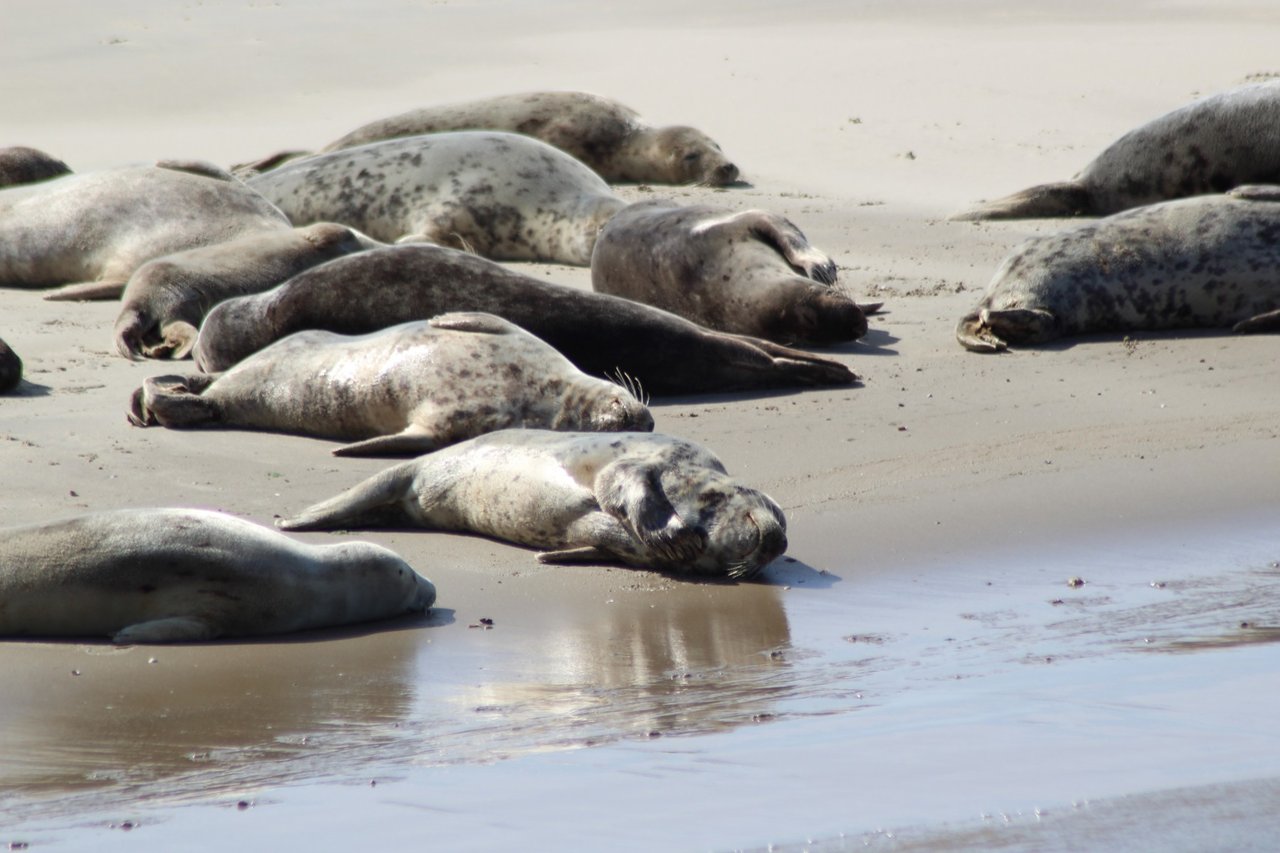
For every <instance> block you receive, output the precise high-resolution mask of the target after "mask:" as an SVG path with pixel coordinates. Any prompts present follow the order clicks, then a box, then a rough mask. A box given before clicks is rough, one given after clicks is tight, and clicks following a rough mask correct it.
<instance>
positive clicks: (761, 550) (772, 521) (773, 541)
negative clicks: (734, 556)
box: [729, 508, 787, 578]
mask: <svg viewBox="0 0 1280 853" xmlns="http://www.w3.org/2000/svg"><path fill="white" fill-rule="evenodd" d="M746 520H747V523H748V524H750V525H752V526H753V527H755V529H756V541H755V547H754V548H752V549H751V551H749V552H748V553H747V554H746V556H745V557H744V558H743V560H742V562H741V563H739V564H738V565H737V566H734V567H732V568H730V570H729V576H730V577H733V578H749V577H753V576H755V575H756V574H758V573H759V572H760V570H761V569H763V568H764V567H765V566H767V565H769V564H770V563H772V562H773V561H774V560H776V559H778V558H779V557H781V556H782V555H783V554H784V553H786V550H787V528H786V522H785V521H783V520H782V518H781V517H780V516H779V515H778V514H777V513H775V512H773V511H772V510H771V509H769V510H764V509H759V508H757V509H754V510H751V511H750V512H748V513H747V518H746Z"/></svg>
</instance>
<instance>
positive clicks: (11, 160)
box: [0, 145, 71, 187]
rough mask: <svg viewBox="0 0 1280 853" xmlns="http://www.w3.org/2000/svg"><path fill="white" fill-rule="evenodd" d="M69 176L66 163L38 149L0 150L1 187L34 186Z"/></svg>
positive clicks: (13, 148)
mask: <svg viewBox="0 0 1280 853" xmlns="http://www.w3.org/2000/svg"><path fill="white" fill-rule="evenodd" d="M69 174H71V168H70V167H69V166H68V165H67V164H66V163H64V162H62V161H61V160H59V159H58V158H57V157H54V156H52V155H50V154H46V153H44V152H43V151H41V150H39V149H37V148H28V147H26V146H25V145H11V146H9V147H7V148H0V187H11V186H15V185H17V184H34V183H38V182H40V181H47V180H49V179H50V178H56V177H58V176H60V175H69Z"/></svg>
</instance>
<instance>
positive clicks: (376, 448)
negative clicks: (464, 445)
mask: <svg viewBox="0 0 1280 853" xmlns="http://www.w3.org/2000/svg"><path fill="white" fill-rule="evenodd" d="M438 448H439V442H438V441H437V440H436V439H435V438H434V437H432V436H431V435H428V434H427V433H426V432H425V431H424V430H422V429H421V428H417V427H412V426H411V427H409V428H408V429H406V430H405V431H404V432H399V433H396V434H395V435H379V436H376V437H374V438H367V439H365V440H364V441H357V442H354V443H352V444H344V445H342V446H341V447H335V448H334V449H333V455H334V456H397V455H399V456H410V455H412V456H421V455H422V454H424V453H430V452H431V451H433V450H437V449H438Z"/></svg>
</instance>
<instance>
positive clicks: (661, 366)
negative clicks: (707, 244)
mask: <svg viewBox="0 0 1280 853" xmlns="http://www.w3.org/2000/svg"><path fill="white" fill-rule="evenodd" d="M449 311H484V312H487V313H490V314H495V315H497V316H499V317H503V318H504V319H506V320H509V321H511V322H512V323H515V324H516V325H517V326H520V327H521V328H523V329H525V330H527V331H529V332H531V333H533V334H534V335H537V336H538V337H539V338H541V339H542V340H544V341H546V342H547V343H548V344H550V345H551V346H553V347H555V348H556V349H557V350H559V351H560V352H561V353H563V354H564V356H565V357H566V358H568V359H569V360H570V361H571V362H573V363H574V364H575V365H577V366H578V369H580V370H582V371H583V372H584V373H587V374H589V375H591V376H610V377H615V378H624V379H625V377H630V378H631V379H633V380H635V381H637V382H638V383H639V385H640V386H641V387H642V388H643V390H644V391H645V392H647V393H650V394H688V393H699V392H705V391H729V390H746V389H755V388H786V387H795V386H807V385H848V384H851V383H852V382H854V381H856V380H857V377H856V376H855V375H854V374H853V373H852V372H851V371H850V370H849V369H848V368H847V367H845V366H844V365H843V364H841V363H840V362H837V361H832V360H830V359H823V358H818V357H816V356H813V355H810V354H809V353H805V352H801V351H800V350H794V349H789V348H787V347H783V346H779V345H778V344H774V343H770V342H768V341H763V340H758V339H754V338H747V337H741V336H736V335H729V334H725V333H722V332H714V331H711V330H710V329H705V328H703V327H701V326H698V325H696V324H694V323H690V322H689V321H688V320H684V319H682V318H680V317H677V316H675V315H674V314H670V313H668V312H666V311H661V310H659V309H657V308H651V307H649V306H647V305H641V304H639V303H637V302H632V301H630V300H627V299H620V298H618V297H616V296H608V295H605V294H602V293H592V292H590V291H585V290H582V289H579V288H576V287H567V286H565V285H559V284H553V283H551V282H548V281H545V280H542V279H537V278H533V277H532V276H527V275H523V274H521V273H517V272H515V271H513V270H510V269H507V268H505V267H503V266H501V265H499V264H495V263H492V262H490V261H486V260H484V259H483V258H477V257H476V256H474V255H468V254H466V253H464V252H457V251H453V250H451V249H445V248H441V247H438V246H422V245H410V246H389V247H387V248H382V249H372V250H370V251H367V252H360V253H359V254H355V255H350V256H348V257H345V258H338V259H337V260H333V261H330V262H328V263H327V264H322V265H321V266H318V267H315V268H314V269H310V270H307V271H306V272H304V273H301V274H299V275H296V276H294V277H293V278H291V279H290V280H289V281H286V282H285V283H284V284H282V285H280V286H278V287H276V288H273V289H272V290H269V291H266V292H264V293H259V294H255V295H251V296H241V297H237V298H235V299H229V300H227V301H226V302H223V303H221V304H220V305H218V306H216V307H215V308H214V309H213V310H212V311H211V312H209V316H208V317H206V318H205V321H204V324H203V325H202V326H201V327H200V337H199V339H198V340H197V342H196V347H195V351H194V355H195V359H196V364H197V366H198V367H199V368H200V369H201V370H203V371H206V372H209V373H214V372H218V371H221V370H226V369H227V368H229V367H230V366H231V365H233V364H235V363H236V362H238V361H240V360H241V359H243V358H245V357H246V356H248V355H249V354H251V353H253V352H256V351H257V350H259V349H261V348H262V347H264V346H266V345H267V344H269V343H271V342H272V341H274V340H278V339H280V338H282V337H284V336H285V335H288V334H290V333H292V332H296V331H300V330H302V329H327V330H329V331H333V332H341V333H343V334H363V333H366V332H371V331H376V330H378V329H383V328H386V327H387V326H391V325H395V324H397V323H404V322H407V321H409V320H421V319H426V318H428V317H434V316H436V315H437V314H442V313H445V312H449ZM619 374H621V376H620V375H619Z"/></svg>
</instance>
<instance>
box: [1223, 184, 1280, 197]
mask: <svg viewBox="0 0 1280 853" xmlns="http://www.w3.org/2000/svg"><path fill="white" fill-rule="evenodd" d="M1227 195H1229V196H1231V197H1232V198H1238V199H1242V200H1244V201H1280V186H1276V185H1275V184H1242V185H1241V186H1238V187H1233V188H1231V189H1229V190H1227Z"/></svg>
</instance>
